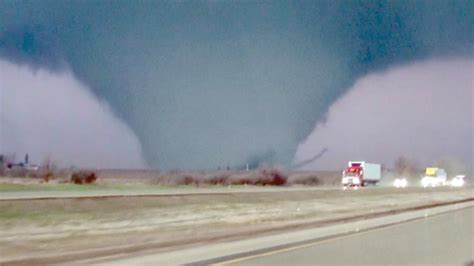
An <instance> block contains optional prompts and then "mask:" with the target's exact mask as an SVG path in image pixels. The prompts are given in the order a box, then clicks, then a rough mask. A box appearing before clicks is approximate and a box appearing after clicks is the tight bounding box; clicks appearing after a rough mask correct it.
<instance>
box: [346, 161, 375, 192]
mask: <svg viewBox="0 0 474 266" xmlns="http://www.w3.org/2000/svg"><path fill="white" fill-rule="evenodd" d="M381 176H382V171H381V166H380V164H376V163H368V162H364V161H350V162H349V163H348V164H347V168H346V169H345V170H344V171H343V172H342V181H341V182H342V185H343V186H344V187H345V188H346V187H356V188H357V187H359V186H366V185H368V184H374V185H375V184H377V183H378V182H379V181H380V179H381Z"/></svg>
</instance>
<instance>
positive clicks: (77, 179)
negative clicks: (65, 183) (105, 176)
mask: <svg viewBox="0 0 474 266" xmlns="http://www.w3.org/2000/svg"><path fill="white" fill-rule="evenodd" d="M96 180H97V175H96V173H95V172H92V171H78V172H74V173H72V175H71V183H74V184H91V183H94V182H95V181H96Z"/></svg>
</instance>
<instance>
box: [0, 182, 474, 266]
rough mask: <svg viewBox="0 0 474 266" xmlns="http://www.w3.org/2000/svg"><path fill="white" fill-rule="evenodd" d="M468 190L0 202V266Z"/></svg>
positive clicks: (245, 232) (273, 227)
mask: <svg viewBox="0 0 474 266" xmlns="http://www.w3.org/2000/svg"><path fill="white" fill-rule="evenodd" d="M473 192H474V190H473V189H472V188H464V189H450V188H438V189H427V190H424V189H419V188H411V189H405V190H397V189H393V188H366V189H360V190H348V191H342V190H340V189H324V190H309V191H308V190H306V191H305V190H303V191H291V190H289V191H273V192H252V193H228V194H216V195H209V194H203V195H181V196H179V195H176V196H168V197H118V198H95V199H92V198H86V199H50V200H20V201H11V200H2V201H0V254H2V256H1V258H0V262H2V263H7V262H9V263H14V262H18V263H29V264H31V263H52V262H67V261H70V260H78V259H84V258H85V257H95V256H104V255H112V254H117V253H127V252H136V251H144V250H149V249H153V250H156V251H157V252H158V251H160V250H168V249H176V248H182V247H184V246H189V245H199V244H203V243H208V242H216V241H226V240H230V239H239V238H245V237H246V236H255V235H258V234H267V233H272V232H275V231H278V230H294V229H296V228H301V227H304V226H321V225H322V224H324V223H328V222H336V221H339V220H340V219H342V218H348V217H354V216H358V215H371V214H376V213H380V212H385V211H393V210H396V209H403V208H411V207H415V206H422V205H427V204H434V203H440V202H449V201H456V200H465V199H472V196H473Z"/></svg>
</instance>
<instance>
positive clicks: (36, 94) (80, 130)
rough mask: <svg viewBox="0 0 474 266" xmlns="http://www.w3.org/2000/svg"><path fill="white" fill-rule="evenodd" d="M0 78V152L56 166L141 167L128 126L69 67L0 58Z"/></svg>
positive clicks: (137, 144) (144, 164)
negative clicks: (37, 67)
mask: <svg viewBox="0 0 474 266" xmlns="http://www.w3.org/2000/svg"><path fill="white" fill-rule="evenodd" d="M0 78H1V83H0V104H1V108H0V122H1V125H2V127H1V130H0V139H1V140H2V141H0V152H1V153H3V154H5V155H9V156H11V155H16V159H17V160H22V159H23V158H24V156H25V154H26V153H28V154H29V158H30V160H31V162H33V163H36V164H41V163H43V161H44V160H45V159H46V158H49V159H50V160H51V162H53V163H55V164H56V165H58V166H62V167H69V166H80V167H104V168H145V167H146V162H145V160H144V158H143V155H142V151H141V147H140V142H139V141H138V139H137V137H136V136H135V134H134V133H133V131H132V130H131V129H130V128H129V127H128V126H127V125H126V124H125V123H123V121H121V120H120V119H118V118H117V117H116V116H115V115H114V114H113V112H112V111H111V109H110V107H109V106H108V104H107V103H105V102H101V101H99V100H98V99H97V98H96V97H95V96H94V95H93V94H92V93H91V92H90V90H89V89H88V88H87V87H86V86H84V84H82V83H81V82H79V81H77V79H75V77H74V76H73V75H72V74H71V72H70V71H68V70H64V71H62V72H60V73H52V72H50V71H47V70H41V69H40V70H33V69H32V68H30V67H28V66H18V65H15V64H12V63H9V62H7V61H5V60H0ZM7 88H8V89H7Z"/></svg>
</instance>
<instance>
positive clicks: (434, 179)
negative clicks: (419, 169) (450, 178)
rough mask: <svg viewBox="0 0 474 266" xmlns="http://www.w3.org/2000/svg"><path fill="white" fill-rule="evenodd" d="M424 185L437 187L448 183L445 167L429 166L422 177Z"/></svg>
mask: <svg viewBox="0 0 474 266" xmlns="http://www.w3.org/2000/svg"><path fill="white" fill-rule="evenodd" d="M421 185H422V186H423V187H437V186H443V185H447V174H446V171H445V170H444V169H443V168H438V167H428V168H426V170H425V175H424V176H423V178H422V179H421Z"/></svg>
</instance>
